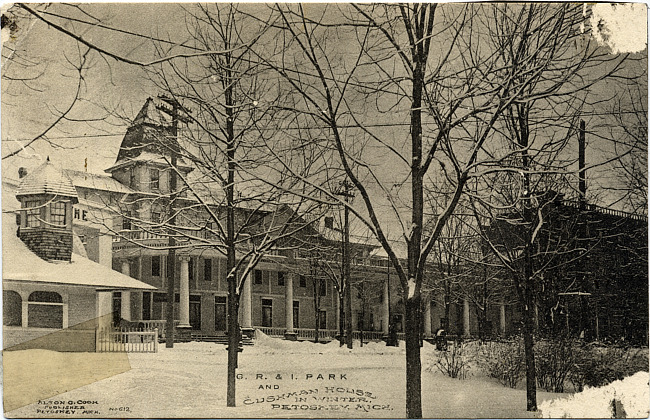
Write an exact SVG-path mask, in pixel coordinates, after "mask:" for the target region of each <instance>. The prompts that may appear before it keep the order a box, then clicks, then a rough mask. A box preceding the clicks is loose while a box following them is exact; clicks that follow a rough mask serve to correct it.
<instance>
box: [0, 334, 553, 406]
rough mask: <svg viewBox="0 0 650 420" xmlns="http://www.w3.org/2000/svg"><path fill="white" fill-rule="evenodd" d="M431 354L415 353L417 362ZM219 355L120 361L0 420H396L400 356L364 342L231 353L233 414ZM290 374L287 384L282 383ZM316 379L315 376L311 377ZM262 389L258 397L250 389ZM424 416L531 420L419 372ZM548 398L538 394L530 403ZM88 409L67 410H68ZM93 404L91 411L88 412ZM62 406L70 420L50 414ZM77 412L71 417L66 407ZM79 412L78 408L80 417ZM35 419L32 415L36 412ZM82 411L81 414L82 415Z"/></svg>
mask: <svg viewBox="0 0 650 420" xmlns="http://www.w3.org/2000/svg"><path fill="white" fill-rule="evenodd" d="M434 351H435V350H433V348H432V346H428V345H427V346H425V348H424V349H423V360H426V359H427V358H428V357H431V355H432V354H433V352H434ZM226 356H227V354H226V350H225V347H224V346H222V345H216V344H211V343H188V344H177V345H175V347H174V348H173V349H166V348H164V346H161V348H160V350H159V352H158V353H157V354H129V363H130V365H131V369H130V370H129V371H127V372H124V373H121V374H119V375H115V376H112V377H110V378H107V379H104V380H101V381H98V382H95V383H92V384H90V385H86V386H83V387H81V388H77V389H75V390H72V391H69V392H66V393H64V394H60V395H58V396H56V397H53V398H49V399H48V400H49V401H51V403H50V404H49V405H48V404H42V403H41V404H38V403H36V404H31V405H28V406H25V407H22V408H20V409H18V410H14V411H12V412H10V413H5V415H6V416H7V417H14V418H15V417H23V418H29V417H101V418H107V417H208V418H213V417H214V418H233V417H253V418H258V417H284V418H286V417H331V418H341V417H343V418H345V417H348V418H363V417H374V418H380V417H384V418H399V417H404V416H405V411H404V389H405V378H404V370H405V368H404V366H405V362H404V348H403V347H402V348H388V347H386V346H385V345H384V344H383V343H372V344H370V345H366V346H364V347H363V348H355V349H354V350H352V351H351V352H350V351H349V350H347V349H345V348H339V346H338V344H337V343H330V344H327V345H323V344H318V345H316V344H313V343H288V342H282V341H279V340H273V339H268V340H266V341H265V340H258V342H257V343H256V345H255V346H253V347H247V348H246V349H245V350H244V351H243V352H242V353H241V354H240V356H241V357H240V366H241V368H240V369H238V373H239V374H240V375H241V376H240V379H239V380H238V381H237V404H238V407H236V408H227V407H225V405H226V404H225V396H226V389H225V384H226V376H225V375H226ZM291 375H293V377H292V376H291ZM319 375H320V376H319ZM260 388H262V389H260ZM422 397H423V412H424V416H425V417H467V418H477V417H513V418H522V417H533V416H534V414H533V413H527V412H526V411H525V393H524V391H523V390H512V389H509V388H504V387H502V386H501V385H499V384H496V383H494V382H492V381H491V380H488V379H486V378H483V377H481V376H479V375H478V373H477V376H474V377H470V378H468V379H467V380H464V381H460V380H457V379H451V378H448V377H446V376H444V375H442V374H440V373H439V372H423V396H422ZM549 397H557V396H556V395H554V394H548V393H543V392H540V393H539V400H540V401H542V400H545V399H548V398H549ZM84 401H86V402H88V401H90V402H91V403H86V404H77V403H78V402H84ZM94 402H96V404H94ZM69 403H73V404H72V408H68V409H70V410H75V412H74V413H68V414H66V413H60V412H59V413H54V412H49V413H48V412H47V410H51V411H57V409H58V410H61V409H65V406H66V405H70V404H69ZM75 406H76V407H77V409H75V408H74V407H75ZM81 407H82V408H81ZM38 410H40V411H38ZM89 411H90V412H89Z"/></svg>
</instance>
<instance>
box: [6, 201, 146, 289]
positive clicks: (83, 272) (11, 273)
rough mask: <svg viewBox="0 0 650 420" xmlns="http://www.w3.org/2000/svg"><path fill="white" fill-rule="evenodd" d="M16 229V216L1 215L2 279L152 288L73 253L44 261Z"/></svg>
mask: <svg viewBox="0 0 650 420" xmlns="http://www.w3.org/2000/svg"><path fill="white" fill-rule="evenodd" d="M16 229H17V227H16V219H15V218H14V217H13V215H12V214H3V215H2V278H3V280H16V281H34V282H41V283H49V284H60V285H73V286H85V287H94V288H98V289H141V290H155V289H156V288H155V287H153V286H151V285H148V284H146V283H143V282H141V281H139V280H136V279H134V278H132V277H129V276H125V275H124V274H122V273H119V272H117V271H115V270H112V269H110V268H108V267H105V266H103V265H101V264H97V263H96V262H93V261H91V260H89V259H88V258H84V257H83V256H81V255H79V254H76V253H73V254H72V261H71V262H66V261H60V262H58V261H57V262H48V261H45V260H43V259H41V258H40V257H38V256H37V255H36V254H34V253H33V252H32V251H30V250H29V248H27V245H25V244H24V243H23V241H21V240H20V238H18V236H16Z"/></svg>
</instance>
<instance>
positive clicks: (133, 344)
mask: <svg viewBox="0 0 650 420" xmlns="http://www.w3.org/2000/svg"><path fill="white" fill-rule="evenodd" d="M95 351H97V352H99V353H102V352H127V353H157V352H158V329H157V328H154V329H153V330H142V329H136V328H119V329H114V328H98V329H97V330H96V332H95Z"/></svg>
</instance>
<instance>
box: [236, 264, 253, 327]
mask: <svg viewBox="0 0 650 420" xmlns="http://www.w3.org/2000/svg"><path fill="white" fill-rule="evenodd" d="M252 281H253V273H252V272H250V273H248V278H247V279H246V281H245V282H244V288H243V289H242V292H241V299H240V302H239V303H240V309H239V310H240V318H239V320H240V322H241V327H242V329H247V330H252V329H253V316H252V312H251V311H252V308H251V298H252V296H251V282H252Z"/></svg>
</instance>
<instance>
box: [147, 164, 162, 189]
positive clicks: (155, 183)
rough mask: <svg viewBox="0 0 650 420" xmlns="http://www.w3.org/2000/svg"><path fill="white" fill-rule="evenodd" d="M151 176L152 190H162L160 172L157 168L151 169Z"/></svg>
mask: <svg viewBox="0 0 650 420" xmlns="http://www.w3.org/2000/svg"><path fill="white" fill-rule="evenodd" d="M149 176H150V178H151V189H152V190H159V189H160V171H159V170H158V169H157V168H151V169H150V170H149Z"/></svg>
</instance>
